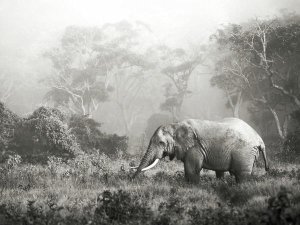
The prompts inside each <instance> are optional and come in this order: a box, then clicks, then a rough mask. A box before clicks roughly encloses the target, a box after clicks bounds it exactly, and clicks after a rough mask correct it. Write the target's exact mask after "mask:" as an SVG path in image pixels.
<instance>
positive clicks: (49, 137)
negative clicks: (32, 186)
mask: <svg viewBox="0 0 300 225" xmlns="http://www.w3.org/2000/svg"><path fill="white" fill-rule="evenodd" d="M14 142H15V145H16V146H15V151H16V152H17V153H18V154H20V155H21V156H22V158H23V159H24V160H25V161H35V162H43V163H45V162H46V160H47V157H48V156H50V155H56V156H60V157H65V158H70V157H72V156H74V154H76V153H77V152H79V151H80V150H79V147H78V145H77V143H76V139H75V137H74V136H73V135H72V134H71V133H70V131H69V130H68V127H67V124H66V121H65V117H64V115H63V114H62V113H61V112H60V111H59V110H56V109H52V108H46V107H40V108H38V109H37V110H35V111H34V112H33V113H32V115H30V116H29V117H27V118H25V119H23V120H22V121H21V122H20V123H19V124H18V129H17V130H16V131H15V137H14Z"/></svg>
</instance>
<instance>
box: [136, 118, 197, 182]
mask: <svg viewBox="0 0 300 225" xmlns="http://www.w3.org/2000/svg"><path fill="white" fill-rule="evenodd" d="M195 140H196V134H195V133H194V131H193V130H192V128H191V127H189V126H186V125H183V124H179V123H173V124H169V125H165V126H160V127H159V128H158V129H157V130H156V131H155V132H154V134H153V136H152V138H151V140H150V143H149V146H148V149H147V151H146V153H145V155H144V156H143V158H142V160H141V163H140V165H139V166H138V167H132V168H133V169H137V171H136V172H135V174H134V176H133V178H135V177H136V176H137V175H138V174H139V173H140V172H141V171H146V170H149V169H151V168H152V167H154V166H155V165H156V164H157V163H158V161H159V160H160V159H162V158H164V157H166V156H169V158H170V160H173V159H174V157H175V156H176V158H177V159H178V160H183V159H184V157H185V152H186V150H187V149H188V148H189V147H192V146H193V145H194V144H195Z"/></svg>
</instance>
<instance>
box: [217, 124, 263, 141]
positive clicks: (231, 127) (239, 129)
mask: <svg viewBox="0 0 300 225" xmlns="http://www.w3.org/2000/svg"><path fill="white" fill-rule="evenodd" d="M220 123H221V126H222V125H225V127H227V132H228V131H233V132H234V134H235V135H236V136H237V137H236V138H238V139H243V140H245V141H247V142H249V143H251V144H253V145H255V146H259V145H264V143H263V140H262V138H261V137H260V135H259V134H258V133H257V132H256V130H254V128H252V127H251V126H250V125H249V124H247V123H246V122H245V121H243V120H241V119H238V118H225V119H223V120H221V121H220Z"/></svg>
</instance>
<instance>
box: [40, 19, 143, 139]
mask: <svg viewBox="0 0 300 225" xmlns="http://www.w3.org/2000/svg"><path fill="white" fill-rule="evenodd" d="M147 31H148V27H147V26H146V25H144V24H142V23H135V24H131V23H128V22H126V21H121V22H118V23H114V24H105V25H103V26H102V27H101V28H81V27H69V28H67V29H66V31H65V34H64V36H63V38H62V40H61V46H60V47H59V48H56V49H53V50H51V51H50V52H48V53H47V54H46V56H47V57H48V58H50V59H51V61H52V62H53V65H54V68H55V70H54V71H55V73H54V74H51V76H50V79H49V80H48V84H50V86H51V90H50V91H49V92H48V93H47V95H46V99H48V100H52V102H54V103H55V104H56V106H63V107H67V108H70V109H73V111H74V112H77V113H80V114H83V115H85V114H90V115H91V113H92V112H93V111H96V110H97V109H98V108H99V104H100V103H101V102H104V101H107V100H108V97H109V96H110V100H111V101H113V102H115V103H116V104H117V106H118V108H119V110H120V113H121V118H122V123H123V125H124V128H125V132H126V133H127V132H129V130H130V127H131V126H132V124H133V123H134V121H135V118H136V116H137V115H138V113H137V111H139V110H140V109H138V108H136V107H134V100H135V99H136V98H137V96H138V95H139V94H140V90H141V89H142V85H141V84H143V80H144V76H143V73H144V71H146V70H147V69H149V63H148V62H147V60H146V58H145V55H144V52H145V51H146V49H143V48H144V46H141V44H142V43H141V40H140V39H139V38H140V36H141V34H144V33H146V32H147Z"/></svg>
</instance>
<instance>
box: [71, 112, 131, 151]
mask: <svg viewBox="0 0 300 225" xmlns="http://www.w3.org/2000/svg"><path fill="white" fill-rule="evenodd" d="M100 127H101V124H100V123H98V122H96V121H95V120H94V119H91V118H88V117H87V116H82V115H77V114H75V115H72V116H71V118H70V122H69V128H70V130H71V133H72V134H74V136H76V138H77V140H78V142H79V144H80V146H81V148H82V150H83V151H85V152H88V153H92V152H94V150H95V149H99V150H100V151H101V152H103V153H105V154H107V155H110V156H112V155H116V153H118V151H121V152H125V151H126V149H127V137H126V136H118V135H116V134H105V133H103V132H101V131H100Z"/></svg>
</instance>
